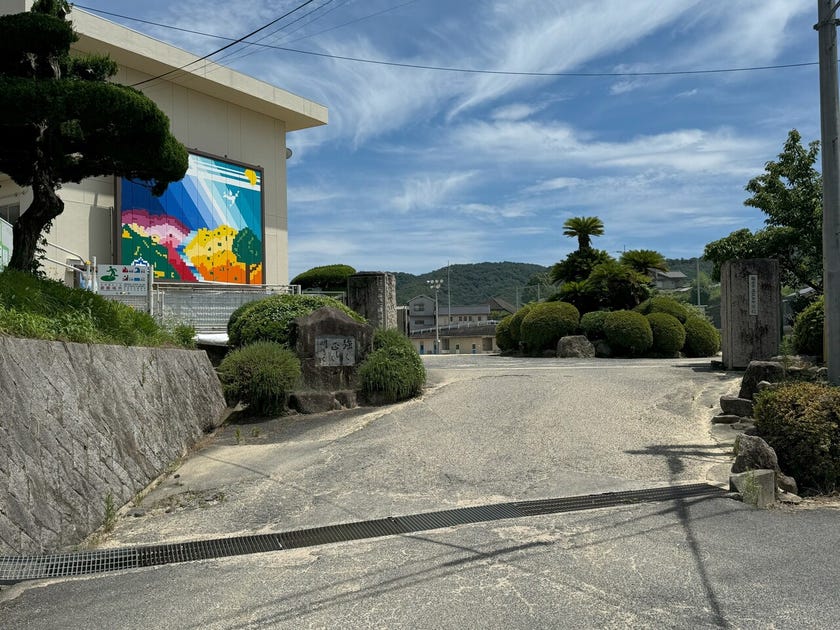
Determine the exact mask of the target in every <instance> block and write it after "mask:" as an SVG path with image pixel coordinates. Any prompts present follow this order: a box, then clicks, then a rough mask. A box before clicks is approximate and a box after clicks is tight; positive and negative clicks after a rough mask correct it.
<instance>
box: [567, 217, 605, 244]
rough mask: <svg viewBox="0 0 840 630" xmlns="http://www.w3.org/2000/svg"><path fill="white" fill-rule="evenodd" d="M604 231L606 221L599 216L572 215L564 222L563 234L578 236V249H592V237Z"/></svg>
mask: <svg viewBox="0 0 840 630" xmlns="http://www.w3.org/2000/svg"><path fill="white" fill-rule="evenodd" d="M603 233H604V222H603V221H601V219H599V218H598V217H572V218H571V219H566V221H565V223H563V235H564V236H570V237H572V238H577V240H578V250H579V251H580V250H584V249H590V247H591V240H590V239H591V237H593V236H601V235H602V234H603Z"/></svg>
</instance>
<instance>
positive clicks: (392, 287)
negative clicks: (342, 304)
mask: <svg viewBox="0 0 840 630" xmlns="http://www.w3.org/2000/svg"><path fill="white" fill-rule="evenodd" d="M347 306H349V307H350V308H352V309H353V310H354V311H356V312H357V313H359V315H361V316H362V317H364V318H365V319H367V320H368V323H369V324H370V325H371V326H373V327H374V328H396V327H397V277H396V276H395V275H394V274H392V273H385V272H382V271H360V272H359V273H356V274H353V275H352V276H350V277H349V278H348V279H347Z"/></svg>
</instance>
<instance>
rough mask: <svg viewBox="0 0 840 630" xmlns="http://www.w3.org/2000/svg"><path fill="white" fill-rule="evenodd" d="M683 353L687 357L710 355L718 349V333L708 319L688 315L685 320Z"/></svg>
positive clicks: (714, 353)
mask: <svg viewBox="0 0 840 630" xmlns="http://www.w3.org/2000/svg"><path fill="white" fill-rule="evenodd" d="M684 326H685V345H684V346H683V353H685V355H686V356H689V357H712V356H714V355H716V354H717V353H718V350H720V333H719V332H718V330H717V328H715V327H714V326H712V324H711V323H709V321H708V320H705V319H703V318H702V317H696V316H690V317H689V318H688V319H686V320H685V324H684Z"/></svg>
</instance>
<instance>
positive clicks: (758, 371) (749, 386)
mask: <svg viewBox="0 0 840 630" xmlns="http://www.w3.org/2000/svg"><path fill="white" fill-rule="evenodd" d="M784 376H785V368H784V366H783V365H782V364H781V363H779V362H778V361H750V364H749V365H748V366H747V369H746V371H745V372H744V378H743V379H742V380H741V391H740V392H739V393H738V398H749V399H750V400H752V398H753V396H754V395H755V393H756V392H757V391H758V384H759V383H760V382H761V381H769V382H771V383H772V382H775V381H780V380H782V379H783V378H784Z"/></svg>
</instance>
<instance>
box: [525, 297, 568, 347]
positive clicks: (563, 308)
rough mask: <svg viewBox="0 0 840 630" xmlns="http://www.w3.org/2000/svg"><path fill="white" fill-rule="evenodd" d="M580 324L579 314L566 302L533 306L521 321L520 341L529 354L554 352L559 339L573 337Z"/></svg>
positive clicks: (543, 303)
mask: <svg viewBox="0 0 840 630" xmlns="http://www.w3.org/2000/svg"><path fill="white" fill-rule="evenodd" d="M579 323H580V313H579V312H578V310H577V309H576V308H575V307H574V306H572V305H571V304H568V303H567V302H542V303H540V304H534V305H533V306H532V307H531V310H530V311H529V312H528V314H527V315H526V316H525V318H524V319H523V320H522V327H521V329H520V340H521V341H522V343H523V345H524V346H525V349H526V350H527V351H528V352H529V353H531V354H537V353H540V352H542V351H544V350H556V349H557V342H558V341H560V337H565V336H566V335H573V334H574V333H575V332H576V331H577V327H578V324H579Z"/></svg>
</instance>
